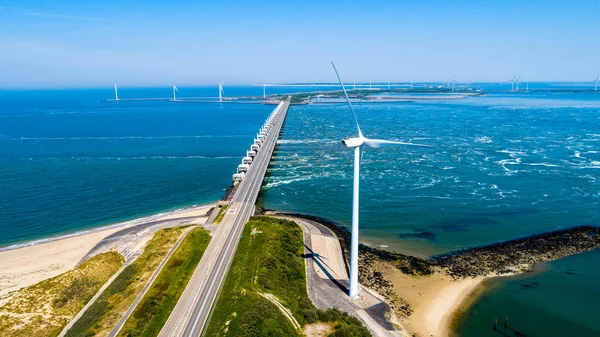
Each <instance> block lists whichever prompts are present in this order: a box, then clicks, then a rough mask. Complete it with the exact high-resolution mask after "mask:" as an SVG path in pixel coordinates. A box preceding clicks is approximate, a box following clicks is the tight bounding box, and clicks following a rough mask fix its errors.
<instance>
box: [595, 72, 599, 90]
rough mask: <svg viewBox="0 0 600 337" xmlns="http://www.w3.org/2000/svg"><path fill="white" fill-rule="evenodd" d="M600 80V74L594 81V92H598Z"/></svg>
mask: <svg viewBox="0 0 600 337" xmlns="http://www.w3.org/2000/svg"><path fill="white" fill-rule="evenodd" d="M598 79H600V73H598V75H596V79H595V80H594V91H598Z"/></svg>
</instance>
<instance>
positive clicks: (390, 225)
mask: <svg viewBox="0 0 600 337" xmlns="http://www.w3.org/2000/svg"><path fill="white" fill-rule="evenodd" d="M483 87H484V89H485V88H486V87H485V86H483ZM492 87H493V86H492ZM548 87H552V85H546V88H548ZM574 88H575V87H574ZM319 89H331V88H329V87H323V88H320V87H298V88H285V87H281V88H279V87H272V88H268V89H267V93H275V92H276V93H285V92H290V91H312V90H319ZM501 89H506V84H502V87H501ZM179 90H180V91H179V96H178V97H179V98H185V97H215V96H217V90H216V88H212V87H211V88H181V87H180V88H179ZM225 92H226V94H227V95H231V96H234V95H235V96H245V95H261V94H262V87H260V86H252V87H225ZM112 95H113V92H112V88H108V89H103V90H68V91H0V205H1V206H2V207H0V233H1V235H0V247H2V246H8V245H13V244H16V243H23V242H25V241H30V240H34V239H42V238H46V237H48V236H56V235H61V234H65V233H72V232H76V231H80V230H83V229H89V228H94V227H98V226H102V225H106V224H109V223H114V222H117V221H121V220H127V219H132V218H136V217H139V216H143V215H149V214H154V213H158V212H163V211H168V210H172V209H176V208H180V207H184V206H189V205H194V204H203V203H208V202H212V201H215V200H217V199H219V198H221V197H222V195H223V189H224V188H225V187H227V186H228V185H229V184H230V181H231V174H232V173H233V171H234V170H235V167H236V166H237V164H238V162H239V161H240V157H241V156H242V155H243V154H244V151H245V150H246V148H247V147H248V145H249V144H250V143H251V141H252V138H253V136H254V135H255V133H256V130H257V129H258V127H259V126H260V125H261V124H262V123H263V121H264V119H265V118H266V117H267V115H268V114H269V113H270V112H271V110H272V108H273V107H272V106H264V105H258V104H248V105H244V104H191V103H189V104H184V103H172V102H167V101H123V100H122V101H119V102H114V101H104V99H106V98H112V97H113V96H112ZM171 95H172V91H171V89H170V88H162V89H161V88H144V89H131V88H121V89H120V90H119V96H120V97H121V98H135V97H164V98H169V97H171ZM356 110H357V113H358V118H359V121H360V123H361V126H362V129H363V131H364V132H365V134H366V135H367V136H369V137H377V138H386V139H395V140H403V141H414V142H419V143H424V144H429V145H433V146H435V148H434V149H423V148H398V149H367V150H366V151H365V155H364V158H363V166H362V179H361V184H362V185H361V239H362V241H363V242H365V243H368V244H372V245H383V246H387V247H388V248H389V249H393V250H398V251H401V252H405V253H410V254H415V255H420V256H428V255H432V254H438V253H443V252H447V251H451V250H455V249H460V248H464V247H470V246H476V245H482V244H488V243H492V242H496V241H499V240H505V239H512V238H515V237H519V236H524V235H529V234H532V233H536V232H542V231H547V230H552V229H557V228H564V227H568V226H575V225H581V224H592V225H599V224H600V220H599V219H600V207H599V206H600V205H599V203H600V152H599V151H600V95H599V94H596V93H591V92H587V93H567V92H564V93H548V92H531V93H502V94H490V95H487V96H478V97H471V98H468V99H464V100H447V101H432V102H423V101H419V102H415V103H402V104H385V105H377V104H359V105H357V106H356ZM355 134H356V130H355V127H354V124H353V120H352V117H351V115H350V113H349V111H348V109H347V107H346V106H344V105H338V104H332V105H308V106H293V107H292V108H291V109H290V113H289V114H288V119H287V120H286V123H285V125H284V131H283V134H282V139H281V140H280V141H279V145H278V149H277V155H276V157H275V158H274V162H273V165H272V166H271V168H270V170H269V177H268V178H267V181H266V183H265V185H264V186H263V193H262V202H263V203H264V204H265V206H267V207H269V208H275V209H278V210H285V211H299V212H305V213H311V214H317V215H320V216H323V217H326V218H330V219H332V220H335V221H337V222H339V223H341V224H343V225H346V226H348V225H349V224H350V203H351V186H352V181H351V178H352V171H351V164H352V157H351V156H352V155H351V152H350V151H349V150H348V149H346V148H344V147H343V146H342V144H341V143H340V139H342V138H345V137H349V136H354V135H355ZM422 232H430V233H431V234H432V235H426V236H423V237H422V238H416V237H415V236H414V234H418V233H422ZM590 254H591V255H581V256H583V258H580V257H579V256H578V257H573V258H568V259H564V260H561V261H558V262H556V265H557V266H559V267H557V268H559V270H561V269H560V268H563V269H564V270H567V269H573V270H575V273H576V274H577V277H572V276H573V275H570V274H569V275H568V276H567V277H566V278H565V275H564V273H561V272H560V271H559V272H557V273H554V272H553V271H554V270H556V269H553V267H552V266H553V265H554V264H550V267H541V268H540V270H539V271H538V272H536V273H535V274H532V275H527V276H526V277H527V278H532V280H528V281H526V282H538V284H539V285H540V286H539V287H538V288H537V289H538V290H535V291H541V293H539V294H536V293H535V291H532V292H531V293H532V294H533V297H532V298H534V299H535V301H536V303H535V306H534V307H528V306H527V305H526V304H524V303H522V302H520V301H518V299H519V296H522V293H519V292H517V291H514V290H515V289H517V288H519V287H520V286H517V285H515V284H520V283H519V282H522V281H521V279H517V280H516V281H515V279H513V278H505V279H501V280H498V281H494V282H495V283H494V284H493V287H491V289H492V290H491V291H490V292H489V293H486V295H485V296H483V297H482V298H481V299H480V300H479V301H478V302H476V303H475V305H474V307H473V309H472V311H470V312H469V313H467V315H466V318H465V320H464V321H463V322H462V323H461V326H460V327H459V331H460V332H461V334H464V335H465V336H476V335H478V333H480V332H481V331H482V330H480V329H487V328H486V326H485V325H484V326H483V327H482V326H481V324H482V322H488V321H489V317H488V316H490V315H499V314H498V313H497V312H496V311H494V308H495V306H496V305H497V303H509V304H510V305H508V306H509V307H510V308H508V307H506V308H504V307H503V309H502V310H500V311H509V312H507V313H508V314H510V315H511V321H514V322H515V324H523V323H522V321H521V323H517V322H519V319H518V317H519V316H521V313H524V312H528V310H536V311H535V312H536V317H535V320H534V319H533V318H531V322H536V323H535V324H538V323H539V322H545V321H548V320H552V322H553V324H554V325H552V326H553V327H556V326H559V327H560V328H556V329H557V330H556V331H565V330H564V329H567V330H568V329H571V328H573V327H574V326H578V327H579V328H581V329H583V330H581V331H587V332H589V331H597V330H598V327H597V326H595V325H593V324H588V325H582V324H580V323H579V321H577V319H576V317H574V316H577V315H580V313H581V312H582V311H584V310H595V309H593V307H590V305H589V304H586V303H587V302H588V301H591V302H593V303H597V302H598V301H600V295H599V294H598V293H597V292H595V291H594V289H593V287H594V285H595V284H598V283H599V282H600V278H599V276H598V274H597V273H594V272H587V271H588V270H591V268H595V267H596V265H597V264H598V263H599V262H600V259H599V258H598V254H595V253H590ZM594 254H595V255H594ZM563 278H565V279H564V280H563ZM533 279H535V280H533ZM537 279H539V280H540V281H537ZM561 280H563V281H564V283H560V282H563V281H561ZM557 287H563V288H565V289H570V288H573V289H577V293H573V295H572V296H571V295H569V294H570V293H569V292H564V293H561V294H557V293H556V289H557ZM582 294H584V295H585V296H582ZM561 296H563V297H564V296H566V297H568V298H570V299H571V302H568V304H569V306H574V305H577V306H579V307H580V308H583V309H581V310H580V311H573V310H569V309H568V308H567V307H566V306H562V307H559V308H558V309H557V310H550V311H549V310H545V309H544V308H551V307H552V308H553V306H554V302H555V301H559V302H560V301H562V302H560V303H566V302H564V301H566V299H564V298H561ZM579 307H578V308H579ZM508 309H510V310H508ZM573 322H575V323H573ZM524 324H525V326H523V325H520V326H519V328H520V329H524V330H525V331H527V332H531V331H530V330H527V329H528V328H527V326H530V327H531V326H535V325H527V324H528V323H524ZM532 324H533V323H532ZM561 329H563V330H561ZM594 329H596V330H594ZM544 331H545V332H547V333H544V334H543V336H562V335H564V334H558V333H554V334H553V332H552V331H553V329H548V331H546V330H544ZM578 331H579V330H578ZM534 332H535V330H534ZM528 335H529V336H536V335H537V334H535V333H530V334H528ZM576 335H577V334H576ZM584 335H585V334H584Z"/></svg>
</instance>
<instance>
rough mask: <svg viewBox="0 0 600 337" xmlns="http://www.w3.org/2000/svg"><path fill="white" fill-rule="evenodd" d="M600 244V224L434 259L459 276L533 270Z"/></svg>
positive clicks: (472, 249)
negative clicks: (538, 265)
mask: <svg viewBox="0 0 600 337" xmlns="http://www.w3.org/2000/svg"><path fill="white" fill-rule="evenodd" d="M598 248H600V227H594V226H579V227H572V228H568V229H562V230H557V231H552V232H546V233H542V234H536V235H531V236H528V237H524V238H520V239H515V240H509V241H505V242H500V243H496V244H492V245H488V246H483V247H476V248H471V249H466V250H462V251H458V252H452V253H448V254H443V255H439V256H436V257H433V258H431V259H430V262H431V263H432V264H434V265H436V266H439V267H442V268H444V269H446V270H447V272H448V274H450V275H452V276H453V277H456V278H464V277H477V276H487V275H491V274H498V275H501V274H509V273H515V272H523V271H529V270H531V268H533V267H534V266H535V265H536V264H539V263H543V262H549V261H555V260H558V259H561V258H563V257H567V256H570V255H575V254H579V253H582V252H586V251H590V250H595V249H598Z"/></svg>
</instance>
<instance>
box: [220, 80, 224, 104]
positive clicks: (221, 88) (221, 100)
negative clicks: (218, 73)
mask: <svg viewBox="0 0 600 337" xmlns="http://www.w3.org/2000/svg"><path fill="white" fill-rule="evenodd" d="M223 83H225V82H221V84H219V102H223V94H225V92H224V91H223Z"/></svg>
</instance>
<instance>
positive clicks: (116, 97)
mask: <svg viewBox="0 0 600 337" xmlns="http://www.w3.org/2000/svg"><path fill="white" fill-rule="evenodd" d="M118 100H119V91H118V90H117V82H115V101H118Z"/></svg>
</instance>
